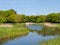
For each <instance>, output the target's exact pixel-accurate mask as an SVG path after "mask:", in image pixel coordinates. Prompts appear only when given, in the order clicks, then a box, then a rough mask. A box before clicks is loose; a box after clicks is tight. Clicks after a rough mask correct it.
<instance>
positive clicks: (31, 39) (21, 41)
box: [1, 25, 57, 45]
mask: <svg viewBox="0 0 60 45" xmlns="http://www.w3.org/2000/svg"><path fill="white" fill-rule="evenodd" d="M27 28H29V29H30V30H31V31H30V32H29V33H28V34H27V35H25V36H22V37H18V38H15V39H13V40H8V41H6V42H5V43H3V44H1V45H39V43H40V42H41V41H45V40H49V39H54V38H56V37H57V34H55V33H56V32H54V33H51V32H50V33H51V34H50V33H49V32H48V31H45V30H54V29H53V28H52V29H51V28H50V29H49V28H44V27H43V26H40V25H29V26H27ZM43 28H44V29H45V30H44V31H45V32H44V31H42V30H43ZM40 31H41V32H40ZM43 32H44V33H43Z"/></svg>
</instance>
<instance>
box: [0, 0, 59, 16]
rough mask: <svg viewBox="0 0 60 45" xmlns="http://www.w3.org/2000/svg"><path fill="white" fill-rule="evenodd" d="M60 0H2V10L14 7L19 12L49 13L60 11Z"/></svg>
mask: <svg viewBox="0 0 60 45" xmlns="http://www.w3.org/2000/svg"><path fill="white" fill-rule="evenodd" d="M59 5H60V0H45V1H44V0H32V1H31V0H10V1H7V0H1V1H0V10H9V9H14V10H15V11H16V12H17V14H25V15H47V14H49V13H59V12H60V6H59Z"/></svg>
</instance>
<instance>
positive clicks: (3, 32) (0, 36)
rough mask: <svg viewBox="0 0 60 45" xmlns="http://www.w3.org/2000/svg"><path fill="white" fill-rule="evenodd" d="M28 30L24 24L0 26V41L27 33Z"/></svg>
mask: <svg viewBox="0 0 60 45" xmlns="http://www.w3.org/2000/svg"><path fill="white" fill-rule="evenodd" d="M28 32H29V30H28V29H27V28H26V27H24V24H13V27H0V43H2V42H4V41H6V40H9V39H13V38H15V37H19V36H23V35H27V34H28Z"/></svg>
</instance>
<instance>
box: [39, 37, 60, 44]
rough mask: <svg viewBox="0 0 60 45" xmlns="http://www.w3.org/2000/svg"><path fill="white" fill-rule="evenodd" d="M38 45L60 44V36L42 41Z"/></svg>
mask: <svg viewBox="0 0 60 45" xmlns="http://www.w3.org/2000/svg"><path fill="white" fill-rule="evenodd" d="M40 45H60V38H55V39H51V40H48V41H43V42H42V43H41V44H40Z"/></svg>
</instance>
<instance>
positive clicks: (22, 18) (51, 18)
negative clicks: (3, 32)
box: [0, 9, 60, 23]
mask: <svg viewBox="0 0 60 45" xmlns="http://www.w3.org/2000/svg"><path fill="white" fill-rule="evenodd" d="M0 22H1V23H25V22H34V23H42V22H52V23H58V22H60V13H50V14H48V15H39V16H37V15H36V16H35V15H32V16H26V15H25V14H17V13H16V11H15V10H13V9H10V10H6V11H2V10H1V11H0Z"/></svg>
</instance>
